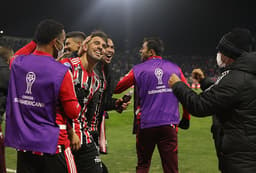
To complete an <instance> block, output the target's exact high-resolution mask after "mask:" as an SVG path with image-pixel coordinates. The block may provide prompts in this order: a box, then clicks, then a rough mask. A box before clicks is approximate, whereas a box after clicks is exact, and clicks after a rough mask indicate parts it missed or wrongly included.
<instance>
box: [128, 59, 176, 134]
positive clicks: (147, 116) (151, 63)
mask: <svg viewBox="0 0 256 173" xmlns="http://www.w3.org/2000/svg"><path fill="white" fill-rule="evenodd" d="M133 72H134V76H135V85H136V87H137V88H138V93H137V94H138V96H139V100H140V103H139V104H140V111H141V115H140V128H142V129H143V128H150V127H156V126H162V125H170V124H178V123H179V102H178V100H177V98H176V97H175V95H174V94H173V93H172V89H171V88H169V86H168V80H169V78H170V76H171V74H173V73H175V74H177V75H178V76H180V69H179V67H178V66H177V65H176V64H173V63H171V62H169V61H167V60H162V59H159V58H155V59H154V58H153V59H150V60H147V61H145V62H143V63H141V64H138V65H136V66H134V68H133Z"/></svg>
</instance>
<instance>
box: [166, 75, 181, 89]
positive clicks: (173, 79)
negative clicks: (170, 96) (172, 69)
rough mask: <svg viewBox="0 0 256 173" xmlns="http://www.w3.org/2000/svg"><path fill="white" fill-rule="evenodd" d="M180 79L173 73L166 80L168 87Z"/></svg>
mask: <svg viewBox="0 0 256 173" xmlns="http://www.w3.org/2000/svg"><path fill="white" fill-rule="evenodd" d="M179 81H180V78H179V77H178V76H177V75H176V74H175V73H173V74H172V75H171V77H170V79H169V80H168V84H169V87H170V88H172V86H173V85H174V84H175V83H176V82H179Z"/></svg>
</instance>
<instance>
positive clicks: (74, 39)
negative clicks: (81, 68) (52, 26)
mask: <svg viewBox="0 0 256 173" xmlns="http://www.w3.org/2000/svg"><path fill="white" fill-rule="evenodd" d="M85 38H86V35H85V33H83V32H80V31H72V32H68V33H67V34H66V40H65V47H64V53H68V54H69V57H78V56H79V55H78V50H79V48H80V47H81V46H82V43H83V41H84V39H85Z"/></svg>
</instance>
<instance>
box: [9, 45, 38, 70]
mask: <svg viewBox="0 0 256 173" xmlns="http://www.w3.org/2000/svg"><path fill="white" fill-rule="evenodd" d="M35 49H36V42H34V41H33V40H32V41H31V42H29V43H28V44H26V45H25V46H24V47H22V48H20V49H19V50H17V52H15V54H14V56H13V57H12V58H11V59H10V64H9V67H10V68H11V64H12V62H13V60H14V59H15V58H16V57H17V56H19V55H29V54H31V53H32V52H34V50H35Z"/></svg>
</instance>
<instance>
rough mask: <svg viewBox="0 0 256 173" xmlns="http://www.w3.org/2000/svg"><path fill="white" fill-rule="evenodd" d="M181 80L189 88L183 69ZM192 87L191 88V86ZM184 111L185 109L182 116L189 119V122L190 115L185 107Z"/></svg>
mask: <svg viewBox="0 0 256 173" xmlns="http://www.w3.org/2000/svg"><path fill="white" fill-rule="evenodd" d="M180 80H181V81H182V82H184V83H185V84H186V85H187V86H189V83H188V82H187V80H186V78H185V76H184V75H183V73H182V71H181V69H180ZM189 87H190V86H189ZM182 109H183V114H182V117H183V118H185V119H187V120H190V114H189V113H188V111H187V110H186V109H185V108H184V106H183V105H182Z"/></svg>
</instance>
